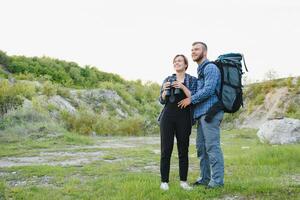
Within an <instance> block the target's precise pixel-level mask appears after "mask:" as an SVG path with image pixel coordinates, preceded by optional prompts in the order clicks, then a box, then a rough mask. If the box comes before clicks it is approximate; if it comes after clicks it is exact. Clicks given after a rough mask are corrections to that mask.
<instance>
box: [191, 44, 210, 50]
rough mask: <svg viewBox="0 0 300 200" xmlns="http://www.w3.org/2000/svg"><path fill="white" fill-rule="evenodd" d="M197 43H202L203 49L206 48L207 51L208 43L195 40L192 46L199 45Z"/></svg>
mask: <svg viewBox="0 0 300 200" xmlns="http://www.w3.org/2000/svg"><path fill="white" fill-rule="evenodd" d="M197 44H201V45H202V46H203V49H204V50H205V51H207V45H206V44H205V43H204V42H194V43H193V44H192V46H195V45H197Z"/></svg>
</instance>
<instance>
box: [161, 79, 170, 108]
mask: <svg viewBox="0 0 300 200" xmlns="http://www.w3.org/2000/svg"><path fill="white" fill-rule="evenodd" d="M167 81H168V78H166V79H165V80H164V81H163V83H162V85H161V88H160V95H159V102H160V103H161V104H165V103H166V91H165V90H166V89H167V88H169V87H170V82H167Z"/></svg>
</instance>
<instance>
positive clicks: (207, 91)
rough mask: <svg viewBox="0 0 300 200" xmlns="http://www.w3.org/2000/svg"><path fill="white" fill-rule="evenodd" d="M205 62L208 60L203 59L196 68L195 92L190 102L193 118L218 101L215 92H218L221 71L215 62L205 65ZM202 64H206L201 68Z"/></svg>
mask: <svg viewBox="0 0 300 200" xmlns="http://www.w3.org/2000/svg"><path fill="white" fill-rule="evenodd" d="M207 62H209V60H205V61H204V62H203V63H201V64H200V65H199V66H198V69H197V73H198V84H197V92H196V93H195V94H192V97H191V99H192V104H193V105H194V119H198V118H199V117H201V116H202V115H205V114H206V113H207V111H208V109H209V108H211V107H212V105H214V104H215V103H216V102H218V101H219V99H218V96H217V93H216V92H218V93H219V92H220V87H221V73H220V70H219V69H218V67H217V66H216V65H215V64H213V63H209V64H207V65H206V63H207ZM204 65H206V66H205V67H204V69H203V66H204ZM201 75H202V76H201Z"/></svg>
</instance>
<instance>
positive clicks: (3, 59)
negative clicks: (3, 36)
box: [0, 50, 10, 66]
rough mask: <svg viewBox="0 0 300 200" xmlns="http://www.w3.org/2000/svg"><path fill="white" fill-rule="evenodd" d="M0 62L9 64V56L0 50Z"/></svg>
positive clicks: (5, 64)
mask: <svg viewBox="0 0 300 200" xmlns="http://www.w3.org/2000/svg"><path fill="white" fill-rule="evenodd" d="M0 64H1V65H3V66H7V65H9V64H10V58H9V57H8V56H7V55H6V53H5V52H4V51H1V50H0Z"/></svg>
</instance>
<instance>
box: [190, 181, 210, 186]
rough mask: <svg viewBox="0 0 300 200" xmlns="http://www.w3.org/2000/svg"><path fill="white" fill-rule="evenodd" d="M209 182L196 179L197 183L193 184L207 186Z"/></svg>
mask: <svg viewBox="0 0 300 200" xmlns="http://www.w3.org/2000/svg"><path fill="white" fill-rule="evenodd" d="M207 185H208V182H204V181H196V182H195V183H193V186H207Z"/></svg>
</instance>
